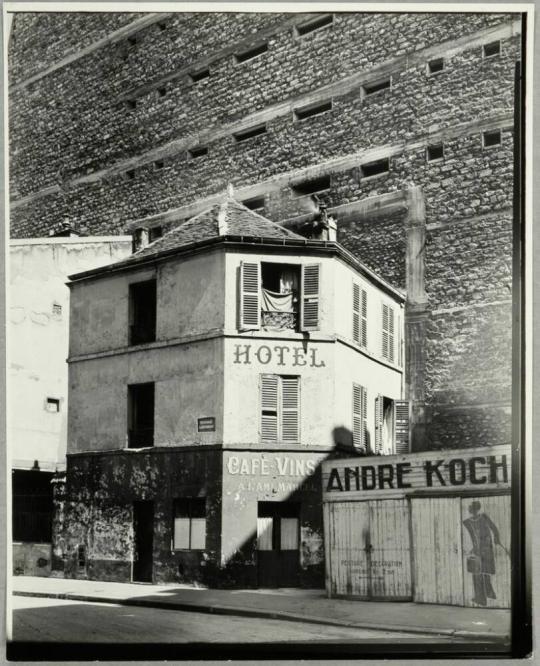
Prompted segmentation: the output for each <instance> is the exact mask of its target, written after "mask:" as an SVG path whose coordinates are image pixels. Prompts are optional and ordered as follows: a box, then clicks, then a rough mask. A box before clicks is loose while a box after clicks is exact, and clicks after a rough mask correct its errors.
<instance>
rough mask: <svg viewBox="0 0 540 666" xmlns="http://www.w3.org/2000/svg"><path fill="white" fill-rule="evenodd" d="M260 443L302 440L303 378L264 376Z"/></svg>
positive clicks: (262, 376) (262, 377) (262, 380)
mask: <svg viewBox="0 0 540 666" xmlns="http://www.w3.org/2000/svg"><path fill="white" fill-rule="evenodd" d="M261 439H263V440H265V441H271V442H278V441H280V442H297V441H299V439H300V378H299V377H294V376H281V375H261Z"/></svg>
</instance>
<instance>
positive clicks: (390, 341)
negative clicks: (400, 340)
mask: <svg viewBox="0 0 540 666" xmlns="http://www.w3.org/2000/svg"><path fill="white" fill-rule="evenodd" d="M388 360H389V361H390V363H393V362H394V309H393V308H390V307H389V308H388Z"/></svg>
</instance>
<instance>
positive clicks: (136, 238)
mask: <svg viewBox="0 0 540 666" xmlns="http://www.w3.org/2000/svg"><path fill="white" fill-rule="evenodd" d="M148 243H149V234H148V229H143V228H142V227H139V228H138V229H135V231H134V232H133V242H132V247H133V252H138V251H139V250H142V249H143V247H146V246H147V245H148Z"/></svg>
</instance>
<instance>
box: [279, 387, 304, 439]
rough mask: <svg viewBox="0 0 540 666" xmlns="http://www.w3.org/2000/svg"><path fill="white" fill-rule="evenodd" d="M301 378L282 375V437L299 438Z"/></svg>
mask: <svg viewBox="0 0 540 666" xmlns="http://www.w3.org/2000/svg"><path fill="white" fill-rule="evenodd" d="M299 386H300V384H299V378H298V377H281V439H282V440H283V441H284V442H297V441H298V440H299V432H298V431H299V395H298V394H299Z"/></svg>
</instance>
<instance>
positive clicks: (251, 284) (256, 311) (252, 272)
mask: <svg viewBox="0 0 540 666" xmlns="http://www.w3.org/2000/svg"><path fill="white" fill-rule="evenodd" d="M260 283H261V269H260V264H259V263H249V262H247V261H242V262H241V263H240V322H239V328H240V329H241V330H245V331H247V330H256V329H258V328H260V325H261V307H260V304H259V292H260Z"/></svg>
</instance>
